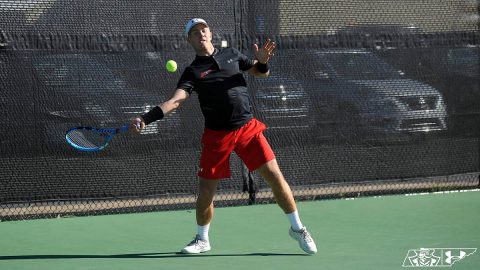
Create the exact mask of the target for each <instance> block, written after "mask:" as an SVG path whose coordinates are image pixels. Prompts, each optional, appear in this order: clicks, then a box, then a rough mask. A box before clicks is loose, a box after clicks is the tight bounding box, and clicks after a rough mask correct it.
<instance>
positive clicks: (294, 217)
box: [287, 210, 303, 231]
mask: <svg viewBox="0 0 480 270" xmlns="http://www.w3.org/2000/svg"><path fill="white" fill-rule="evenodd" d="M287 217H288V220H290V224H291V225H292V229H293V230H295V231H300V230H301V229H303V224H302V222H301V221H300V217H299V216H298V211H297V210H295V211H294V212H292V213H290V214H287Z"/></svg>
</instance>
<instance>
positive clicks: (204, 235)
mask: <svg viewBox="0 0 480 270" xmlns="http://www.w3.org/2000/svg"><path fill="white" fill-rule="evenodd" d="M209 229H210V224H207V225H203V226H200V225H198V226H197V233H198V235H199V237H200V239H202V240H208V230H209Z"/></svg>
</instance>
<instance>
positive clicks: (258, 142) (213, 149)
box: [198, 118, 275, 179]
mask: <svg viewBox="0 0 480 270" xmlns="http://www.w3.org/2000/svg"><path fill="white" fill-rule="evenodd" d="M266 128H267V127H266V126H265V124H263V123H262V122H260V121H258V120H257V119H255V118H254V119H252V120H250V121H249V122H248V123H246V124H245V125H243V126H242V127H241V128H239V129H236V130H231V131H223V130H211V129H207V128H206V129H205V130H204V133H203V136H202V154H201V157H200V170H199V172H198V176H200V177H203V178H207V179H221V178H229V177H230V175H231V174H230V154H231V153H232V152H233V151H235V153H237V155H238V156H239V157H240V158H241V159H242V160H243V162H244V163H245V165H246V166H247V168H248V169H249V170H250V171H254V170H256V169H258V168H259V167H260V166H262V165H263V164H265V163H266V162H268V161H270V160H273V159H275V154H274V153H273V151H272V148H271V147H270V145H269V144H268V141H267V139H266V138H265V136H263V131H264V130H265V129H266Z"/></svg>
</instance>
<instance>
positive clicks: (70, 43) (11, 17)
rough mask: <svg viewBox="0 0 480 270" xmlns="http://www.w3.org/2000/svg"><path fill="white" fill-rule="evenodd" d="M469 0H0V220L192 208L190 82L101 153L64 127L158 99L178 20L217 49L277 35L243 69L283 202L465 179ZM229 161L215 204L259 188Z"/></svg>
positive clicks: (475, 7)
mask: <svg viewBox="0 0 480 270" xmlns="http://www.w3.org/2000/svg"><path fill="white" fill-rule="evenodd" d="M479 14H480V2H479V1H478V0H423V1H413V0H402V1H398V0H350V1H345V0H316V1H300V2H299V1H290V0H282V1H271V0H267V1H265V0H264V1H256V0H255V1H246V0H241V1H216V0H215V1H174V2H165V1H152V0H138V1H115V0H101V1H100V0H95V1H94V0H81V1H79V0H75V1H74V0H36V1H34V0H32V1H20V0H18V1H17V0H8V1H7V0H0V18H2V19H1V20H0V81H1V83H0V112H1V118H0V155H1V160H0V205H1V208H0V220H9V219H22V218H32V217H52V216H57V215H70V214H71V215H91V214H100V213H119V212H133V211H153V210H168V209H181V208H191V207H194V204H195V198H196V194H197V179H196V173H197V170H198V159H199V156H200V151H201V143H200V138H201V136H202V132H203V123H204V119H203V116H202V114H201V111H200V108H199V104H198V100H197V95H196V94H192V95H191V97H190V98H189V99H188V100H187V101H186V102H185V103H184V104H183V106H182V107H181V108H180V109H178V110H177V111H175V112H174V113H172V114H170V115H168V116H167V117H166V118H165V119H162V120H160V121H157V122H155V123H152V124H151V125H149V126H148V127H147V128H146V129H145V130H144V131H142V133H141V134H139V135H134V134H120V135H118V136H116V137H115V138H114V140H113V141H112V142H111V143H110V145H109V146H108V147H107V148H106V149H105V150H103V151H101V152H98V153H81V152H79V151H76V150H74V149H73V148H71V147H69V146H68V145H67V144H66V142H65V132H66V131H67V130H69V129H70V128H72V127H76V126H94V127H108V128H112V127H119V126H122V125H125V124H126V123H129V122H130V120H131V119H132V118H133V117H135V116H137V115H139V114H143V113H145V112H147V111H149V110H150V109H151V108H153V107H154V106H156V105H158V104H160V103H161V102H163V101H165V100H167V99H168V98H169V97H170V96H171V95H172V94H173V92H174V90H175V88H176V85H177V82H178V80H179V78H180V76H181V74H182V72H183V70H184V69H185V67H187V66H188V65H189V64H190V63H191V62H192V60H193V59H194V57H195V52H194V50H193V49H192V48H191V47H190V45H189V44H188V43H187V41H186V36H185V33H184V31H185V24H186V22H187V21H188V19H190V18H193V17H200V18H204V19H205V20H206V21H207V22H208V24H209V26H210V28H211V30H212V32H213V34H214V40H213V43H214V45H215V46H216V47H218V48H220V47H235V48H238V49H239V50H240V51H242V52H243V53H244V54H246V55H247V56H249V57H253V52H252V45H253V44H254V43H259V44H263V43H264V42H265V40H266V39H267V38H271V39H273V40H275V42H276V43H277V49H276V52H275V56H274V58H273V59H272V60H271V62H270V69H271V75H270V76H269V77H268V78H254V77H252V76H250V75H248V74H245V78H246V80H247V83H248V86H249V92H250V97H251V101H252V104H253V105H254V108H253V110H254V113H255V116H256V117H257V118H258V119H260V120H261V121H263V122H265V123H266V124H267V126H268V130H267V131H266V132H265V134H266V136H267V138H268V140H269V141H270V143H271V145H272V147H273V149H274V151H275V153H276V156H277V159H278V162H279V164H280V167H281V168H282V172H283V174H284V175H285V177H286V179H287V181H288V182H289V183H290V185H291V187H292V189H293V191H294V194H295V196H296V198H297V199H298V200H312V199H322V198H332V197H333V198H336V197H349V196H361V195H372V194H390V193H409V192H417V191H438V190H451V189H470V188H478V187H479V172H480V161H479V154H480V146H479V144H480V142H479V139H480V72H479V66H480V64H479V62H480V55H479V54H480V34H479V27H480V19H479V17H480V16H479ZM169 59H173V60H175V61H176V62H177V63H178V66H179V69H178V71H177V72H175V73H169V72H167V71H166V69H165V62H166V61H167V60H169ZM230 162H231V164H230V165H231V171H232V177H231V178H230V179H228V180H224V181H222V182H221V184H220V186H219V191H218V194H217V197H216V201H217V205H220V206H229V205H242V204H253V203H259V202H271V201H273V196H272V194H271V193H270V190H269V189H268V186H267V184H266V183H265V182H263V181H262V180H261V179H260V177H259V175H258V174H256V173H249V172H248V171H247V170H246V169H245V166H244V165H243V163H242V162H241V160H240V159H239V158H238V157H237V156H236V155H235V154H233V155H232V156H231V160H230Z"/></svg>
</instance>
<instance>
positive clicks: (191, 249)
mask: <svg viewBox="0 0 480 270" xmlns="http://www.w3.org/2000/svg"><path fill="white" fill-rule="evenodd" d="M210 249H212V248H211V247H210V241H208V240H203V239H200V236H199V235H198V234H197V235H196V236H195V239H193V241H192V242H190V243H189V244H188V245H187V246H186V247H184V248H183V249H182V250H181V251H180V252H182V253H184V254H198V253H203V252H207V251H209V250H210Z"/></svg>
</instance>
